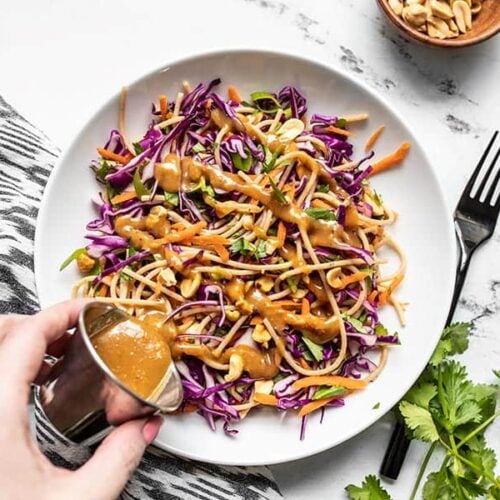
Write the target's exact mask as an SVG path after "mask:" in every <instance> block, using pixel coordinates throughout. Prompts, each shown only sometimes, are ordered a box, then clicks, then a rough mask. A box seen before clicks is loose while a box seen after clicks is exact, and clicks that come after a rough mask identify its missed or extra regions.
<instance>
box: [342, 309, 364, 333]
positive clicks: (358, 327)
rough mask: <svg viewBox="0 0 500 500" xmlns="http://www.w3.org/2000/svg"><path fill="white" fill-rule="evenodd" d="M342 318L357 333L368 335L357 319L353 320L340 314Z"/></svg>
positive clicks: (346, 315)
mask: <svg viewBox="0 0 500 500" xmlns="http://www.w3.org/2000/svg"><path fill="white" fill-rule="evenodd" d="M342 318H343V319H344V320H345V321H348V322H349V323H351V325H352V326H353V327H354V328H355V330H356V331H358V332H359V333H368V328H367V327H366V326H364V325H363V323H361V321H359V319H356V318H353V317H352V316H349V315H348V314H342Z"/></svg>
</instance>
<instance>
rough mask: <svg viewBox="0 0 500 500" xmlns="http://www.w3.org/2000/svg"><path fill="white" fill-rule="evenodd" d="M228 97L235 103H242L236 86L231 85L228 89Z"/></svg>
mask: <svg viewBox="0 0 500 500" xmlns="http://www.w3.org/2000/svg"><path fill="white" fill-rule="evenodd" d="M227 95H228V96H229V99H230V100H231V101H233V102H237V103H238V104H239V103H240V102H241V96H240V93H239V92H238V91H237V90H236V87H235V86H234V85H229V86H228V88H227Z"/></svg>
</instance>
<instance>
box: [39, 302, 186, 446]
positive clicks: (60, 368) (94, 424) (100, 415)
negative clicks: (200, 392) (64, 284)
mask: <svg viewBox="0 0 500 500" xmlns="http://www.w3.org/2000/svg"><path fill="white" fill-rule="evenodd" d="M129 318H130V316H129V315H128V314H127V313H125V312H124V311H122V310H121V309H118V308H116V307H115V306H112V305H110V304H105V303H102V302H91V303H89V304H86V305H85V306H84V308H83V309H82V311H81V312H80V316H79V318H78V326H77V329H76V332H75V333H74V335H72V337H71V340H70V341H69V345H68V347H67V349H66V351H65V353H64V356H63V357H62V358H61V359H60V360H58V361H57V362H56V363H55V365H54V366H53V368H52V370H51V372H50V376H49V379H48V380H47V381H46V382H45V384H44V385H43V386H42V387H41V388H40V400H41V403H42V407H43V409H44V411H45V414H46V416H47V418H48V419H49V420H50V421H51V422H52V424H53V425H54V426H55V427H56V428H57V429H58V430H59V431H60V432H61V433H62V434H63V435H65V436H66V437H67V438H68V439H70V440H71V441H74V442H76V443H82V444H87V445H91V444H94V443H96V442H98V441H100V440H101V439H102V438H103V437H104V436H105V435H106V434H107V433H109V431H110V430H111V429H112V426H116V425H120V424H122V423H124V422H126V421H128V420H132V419H135V418H140V417H145V416H148V415H152V414H154V413H159V412H162V413H164V412H165V413H167V412H172V411H174V410H176V409H177V408H178V407H179V405H180V404H181V402H182V397H183V390H182V384H181V381H180V377H179V374H178V372H177V370H176V368H175V365H174V363H173V362H171V363H170V364H169V366H168V368H167V371H166V373H165V375H164V377H163V379H162V381H161V382H160V384H159V385H158V387H157V389H156V390H155V391H154V393H153V394H152V395H151V396H150V397H149V398H148V399H144V398H142V397H141V396H139V395H138V394H136V393H134V392H133V391H132V390H130V389H129V388H128V387H126V386H125V385H124V384H123V383H122V382H121V381H120V380H119V379H118V378H117V377H116V376H115V375H114V374H113V372H112V371H111V370H110V369H109V368H108V367H107V365H106V364H105V363H104V362H103V361H102V359H101V358H100V356H99V354H98V353H97V352H96V350H95V349H94V347H93V345H92V342H91V338H92V336H93V335H96V334H97V333H98V332H100V331H102V330H104V329H105V328H108V327H110V326H111V325H114V324H117V323H120V322H123V321H126V320H127V319H129Z"/></svg>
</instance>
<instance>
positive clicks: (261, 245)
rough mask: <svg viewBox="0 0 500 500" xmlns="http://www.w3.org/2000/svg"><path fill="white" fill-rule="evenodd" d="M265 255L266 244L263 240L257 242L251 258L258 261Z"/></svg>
mask: <svg viewBox="0 0 500 500" xmlns="http://www.w3.org/2000/svg"><path fill="white" fill-rule="evenodd" d="M266 255H267V243H266V242H265V241H264V240H259V242H258V243H257V247H256V248H255V252H254V254H253V256H254V257H255V258H256V259H257V260H258V259H262V258H264V257H265V256H266Z"/></svg>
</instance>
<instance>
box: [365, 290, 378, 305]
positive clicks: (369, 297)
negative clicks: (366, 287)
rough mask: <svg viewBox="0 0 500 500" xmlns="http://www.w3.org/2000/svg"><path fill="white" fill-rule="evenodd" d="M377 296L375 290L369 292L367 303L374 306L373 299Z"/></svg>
mask: <svg viewBox="0 0 500 500" xmlns="http://www.w3.org/2000/svg"><path fill="white" fill-rule="evenodd" d="M377 294H378V292H377V290H372V291H371V292H370V294H369V295H368V297H367V298H368V302H371V303H372V304H374V303H375V299H376V298H377Z"/></svg>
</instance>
